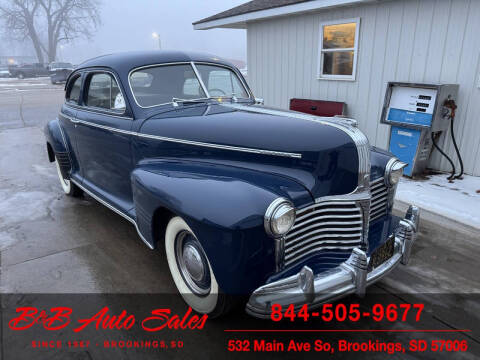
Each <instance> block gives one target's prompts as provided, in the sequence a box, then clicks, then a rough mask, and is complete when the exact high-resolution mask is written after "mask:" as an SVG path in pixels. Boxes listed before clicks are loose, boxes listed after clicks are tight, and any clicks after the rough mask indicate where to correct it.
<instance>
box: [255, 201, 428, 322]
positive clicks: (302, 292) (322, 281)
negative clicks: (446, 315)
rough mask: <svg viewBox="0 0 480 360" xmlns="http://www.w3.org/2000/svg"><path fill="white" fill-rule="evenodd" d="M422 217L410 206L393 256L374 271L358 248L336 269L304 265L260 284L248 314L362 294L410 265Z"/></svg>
mask: <svg viewBox="0 0 480 360" xmlns="http://www.w3.org/2000/svg"><path fill="white" fill-rule="evenodd" d="M419 220H420V212H419V209H418V208H417V207H415V206H410V207H409V208H408V210H407V213H406V215H405V218H404V219H402V220H400V223H399V226H398V227H397V229H396V230H395V234H394V236H395V244H394V251H393V256H392V257H391V258H390V259H388V260H387V261H385V262H384V263H383V264H381V265H379V266H378V267H376V268H374V269H373V270H372V271H370V272H368V270H367V269H368V263H369V261H370V258H369V257H367V254H366V253H365V252H364V251H363V250H360V249H359V248H355V249H354V250H353V252H352V255H350V257H349V258H348V259H347V261H345V262H344V263H342V264H340V265H339V266H337V267H335V268H333V269H330V270H327V271H325V272H322V273H320V274H318V275H314V274H313V271H312V269H310V268H309V267H308V266H304V267H303V268H302V270H301V271H300V272H299V273H298V274H296V275H293V276H290V277H288V278H285V279H282V280H278V281H275V282H273V283H270V284H267V285H264V286H261V287H260V288H258V289H257V290H255V291H254V292H253V294H252V295H251V296H250V299H249V301H248V303H247V306H246V311H247V313H249V314H250V315H253V316H256V317H269V316H270V310H271V306H272V305H273V304H280V305H282V306H284V307H286V306H288V305H290V304H293V305H294V306H295V308H297V307H300V306H302V305H304V304H309V308H314V307H316V306H318V305H321V304H323V303H325V302H327V301H333V300H335V299H338V298H340V297H343V296H345V295H348V294H352V293H355V294H357V295H359V296H363V295H364V294H365V288H366V287H367V286H368V285H371V284H373V283H374V282H375V281H377V280H379V279H381V278H382V277H383V276H385V275H386V274H388V273H389V272H390V271H391V270H392V269H394V268H395V267H396V266H397V265H398V263H400V262H401V263H402V264H404V265H407V263H408V260H409V258H410V252H411V249H412V245H413V243H414V242H415V240H416V238H417V229H418V223H419Z"/></svg>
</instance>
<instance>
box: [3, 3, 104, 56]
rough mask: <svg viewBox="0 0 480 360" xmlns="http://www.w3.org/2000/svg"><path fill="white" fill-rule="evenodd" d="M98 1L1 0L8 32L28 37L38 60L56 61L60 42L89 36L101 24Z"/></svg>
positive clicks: (22, 37) (13, 36) (16, 36)
mask: <svg viewBox="0 0 480 360" xmlns="http://www.w3.org/2000/svg"><path fill="white" fill-rule="evenodd" d="M98 9H99V0H0V18H1V19H3V20H4V27H5V30H6V32H7V34H8V35H9V36H10V37H12V38H14V39H17V40H25V39H30V40H31V41H32V44H33V48H34V49H35V52H36V54H37V58H38V61H39V62H41V63H43V62H44V58H45V57H44V54H45V55H46V56H47V59H48V61H49V62H51V61H55V58H56V56H57V48H58V46H59V45H60V44H61V43H64V42H69V41H71V40H74V39H76V38H80V37H84V38H91V37H92V35H93V32H94V30H95V29H96V28H97V27H98V25H99V24H100V16H99V11H98Z"/></svg>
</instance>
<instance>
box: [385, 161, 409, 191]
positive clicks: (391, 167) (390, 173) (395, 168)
mask: <svg viewBox="0 0 480 360" xmlns="http://www.w3.org/2000/svg"><path fill="white" fill-rule="evenodd" d="M407 165H408V164H406V163H404V162H403V161H400V160H398V159H397V158H391V159H390V160H389V161H388V162H387V165H386V167H385V175H384V179H385V185H386V186H387V187H390V188H391V187H394V186H396V185H397V184H398V182H399V180H400V178H401V177H402V175H403V169H404V168H405V166H407Z"/></svg>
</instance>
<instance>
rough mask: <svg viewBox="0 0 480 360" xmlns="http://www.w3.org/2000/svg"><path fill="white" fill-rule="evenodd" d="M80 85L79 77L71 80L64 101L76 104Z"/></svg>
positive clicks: (80, 79) (80, 78)
mask: <svg viewBox="0 0 480 360" xmlns="http://www.w3.org/2000/svg"><path fill="white" fill-rule="evenodd" d="M81 85H82V77H81V76H80V75H79V76H77V77H76V78H74V79H72V80H71V81H70V83H69V84H68V87H67V95H66V99H67V101H68V102H69V103H74V104H78V101H79V99H80V87H81Z"/></svg>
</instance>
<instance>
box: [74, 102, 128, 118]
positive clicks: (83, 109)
mask: <svg viewBox="0 0 480 360" xmlns="http://www.w3.org/2000/svg"><path fill="white" fill-rule="evenodd" d="M65 105H66V106H69V107H71V108H74V109H75V110H80V111H85V112H88V113H91V114H97V115H104V116H110V117H114V118H117V119H123V120H133V117H130V116H121V115H115V114H113V113H110V112H108V111H101V110H99V111H93V110H91V109H92V108H93V107H86V106H81V105H73V104H69V103H65ZM98 109H100V108H98Z"/></svg>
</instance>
